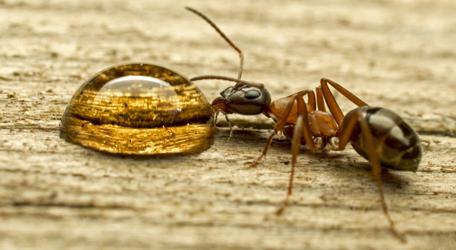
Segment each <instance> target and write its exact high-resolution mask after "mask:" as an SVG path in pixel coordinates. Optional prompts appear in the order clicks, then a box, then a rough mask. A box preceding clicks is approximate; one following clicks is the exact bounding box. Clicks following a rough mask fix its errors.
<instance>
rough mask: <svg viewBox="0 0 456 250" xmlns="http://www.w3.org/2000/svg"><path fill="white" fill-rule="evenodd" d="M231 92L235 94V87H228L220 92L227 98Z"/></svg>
mask: <svg viewBox="0 0 456 250" xmlns="http://www.w3.org/2000/svg"><path fill="white" fill-rule="evenodd" d="M231 92H233V87H228V88H226V89H225V90H223V91H222V92H220V95H221V96H223V97H225V98H226V97H228V96H229V95H230V94H231Z"/></svg>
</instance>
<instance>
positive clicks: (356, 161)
mask: <svg viewBox="0 0 456 250" xmlns="http://www.w3.org/2000/svg"><path fill="white" fill-rule="evenodd" d="M269 134H270V131H268V132H267V133H266V134H265V135H266V136H263V135H261V136H258V130H255V129H241V130H236V131H235V132H234V134H233V137H232V138H230V140H226V141H227V143H230V144H232V145H230V146H233V147H236V145H237V143H238V141H239V139H241V140H242V141H243V143H246V144H247V146H248V147H258V145H260V146H259V148H262V147H264V145H265V144H266V140H267V136H268V135H269ZM218 136H219V137H226V138H228V136H229V131H228V132H226V131H224V132H221V133H220V132H219V135H218ZM260 142H261V143H260ZM347 149H348V150H350V151H353V149H352V148H351V146H348V147H347ZM270 150H271V151H273V152H275V154H277V153H278V154H280V155H286V156H289V157H290V158H289V159H290V160H289V161H285V162H282V163H284V164H285V165H290V164H291V152H290V151H291V142H290V141H289V140H288V139H287V138H286V137H285V136H278V137H275V138H274V139H273V141H272V144H271V148H270ZM300 154H301V155H302V154H305V155H306V157H307V158H308V159H309V160H310V161H313V162H318V163H319V164H318V165H321V164H324V165H325V166H324V167H325V168H330V169H331V170H330V171H328V173H331V174H333V175H334V176H335V177H341V178H350V179H351V177H354V176H356V177H360V178H363V177H365V178H366V179H368V178H371V180H372V181H373V182H374V179H373V176H372V173H371V170H372V168H371V166H370V164H369V162H368V161H367V160H366V159H364V158H363V157H362V156H357V154H356V155H355V156H354V155H353V154H352V153H349V154H347V153H344V152H343V151H330V152H329V151H322V152H317V153H313V152H310V151H309V150H307V149H306V148H305V147H304V146H303V147H301V150H300ZM266 158H267V157H266ZM266 161H267V160H266ZM298 162H299V159H298ZM266 164H267V163H266ZM296 170H297V171H299V167H297V169H296ZM400 172H401V171H396V170H389V169H387V168H385V167H383V168H382V181H383V183H384V185H385V187H387V188H388V189H397V190H399V189H402V188H405V187H407V186H408V185H409V181H408V180H407V179H406V178H404V176H403V175H402V174H401V173H400ZM402 172H403V171H402ZM344 176H345V177H344Z"/></svg>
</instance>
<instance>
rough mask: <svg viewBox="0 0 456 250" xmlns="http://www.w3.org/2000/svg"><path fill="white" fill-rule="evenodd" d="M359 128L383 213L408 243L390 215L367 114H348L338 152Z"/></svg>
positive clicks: (395, 232)
mask: <svg viewBox="0 0 456 250" xmlns="http://www.w3.org/2000/svg"><path fill="white" fill-rule="evenodd" d="M358 126H359V128H360V129H361V136H362V138H363V141H364V143H363V145H364V146H365V147H366V148H365V150H366V152H367V155H368V158H369V163H370V164H371V168H372V174H373V176H374V179H375V181H376V183H377V187H378V190H379V192H380V203H381V206H382V210H383V213H384V214H385V216H386V218H387V220H388V223H389V227H390V230H391V233H392V234H393V235H394V236H395V237H396V238H398V239H399V240H400V241H401V242H406V239H405V237H404V235H402V234H401V233H399V232H398V231H397V230H396V226H395V223H394V221H393V219H392V218H391V215H390V214H389V210H388V206H387V205H386V201H385V194H384V188H383V180H382V166H381V163H380V157H379V155H378V151H377V149H376V144H374V143H375V142H374V138H373V135H372V131H371V129H370V127H369V124H368V123H367V121H366V117H365V113H364V112H362V111H361V110H359V109H358V110H355V111H352V112H350V113H349V114H347V116H346V117H345V119H344V121H343V125H342V127H340V128H339V133H338V135H339V148H338V150H343V149H344V148H345V147H346V145H347V144H348V142H349V141H350V138H351V137H352V135H353V133H354V131H355V129H356V128H357V127H358Z"/></svg>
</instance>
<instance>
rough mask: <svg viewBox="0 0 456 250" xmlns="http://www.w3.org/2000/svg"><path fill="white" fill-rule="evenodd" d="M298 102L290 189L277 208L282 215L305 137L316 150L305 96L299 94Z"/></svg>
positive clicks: (291, 188) (290, 189) (292, 142)
mask: <svg viewBox="0 0 456 250" xmlns="http://www.w3.org/2000/svg"><path fill="white" fill-rule="evenodd" d="M296 102H297V105H298V119H297V120H296V124H295V126H294V130H293V138H292V140H291V171H290V178H289V180H288V190H287V194H286V197H285V199H284V201H283V202H282V205H281V206H280V207H279V209H277V211H276V214H277V215H281V214H282V213H283V212H284V211H285V209H286V208H287V207H288V204H289V200H290V197H291V195H292V193H293V181H294V175H295V169H296V162H297V158H298V154H299V149H300V148H301V140H302V138H304V141H305V143H306V145H307V146H308V147H309V148H310V150H312V151H315V150H316V146H315V144H314V141H313V139H312V132H311V129H310V126H309V120H308V113H307V105H306V103H305V101H304V99H303V96H297V97H296Z"/></svg>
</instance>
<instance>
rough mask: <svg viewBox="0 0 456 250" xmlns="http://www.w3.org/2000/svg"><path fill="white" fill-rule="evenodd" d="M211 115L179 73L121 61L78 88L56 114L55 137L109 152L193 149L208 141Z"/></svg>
mask: <svg viewBox="0 0 456 250" xmlns="http://www.w3.org/2000/svg"><path fill="white" fill-rule="evenodd" d="M212 118H213V115H212V108H211V105H210V104H209V103H208V102H207V100H206V98H205V97H204V95H203V94H202V93H201V91H200V90H199V89H198V88H197V87H196V86H195V85H193V84H192V83H191V82H189V81H188V80H187V79H185V78H184V77H182V76H181V75H179V74H177V73H175V72H173V71H171V70H168V69H165V68H162V67H159V66H156V65H150V64H127V65H120V66H116V67H112V68H109V69H106V70H104V71H102V72H100V73H98V74H97V75H95V76H94V77H93V78H92V79H91V80H89V81H87V82H86V83H85V84H83V85H82V86H81V87H80V89H79V90H78V91H77V92H76V93H75V95H74V96H73V98H72V99H71V101H70V104H69V105H68V107H67V109H66V111H65V114H64V115H63V117H62V124H61V128H60V136H61V137H62V138H64V139H65V140H67V141H70V142H73V143H76V144H79V145H82V146H84V147H88V148H91V149H95V150H99V151H103V152H108V153H115V154H127V155H162V154H187V153H198V152H201V151H204V150H206V149H207V148H209V147H210V146H211V144H212V142H213V134H214V128H213V125H212Z"/></svg>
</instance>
